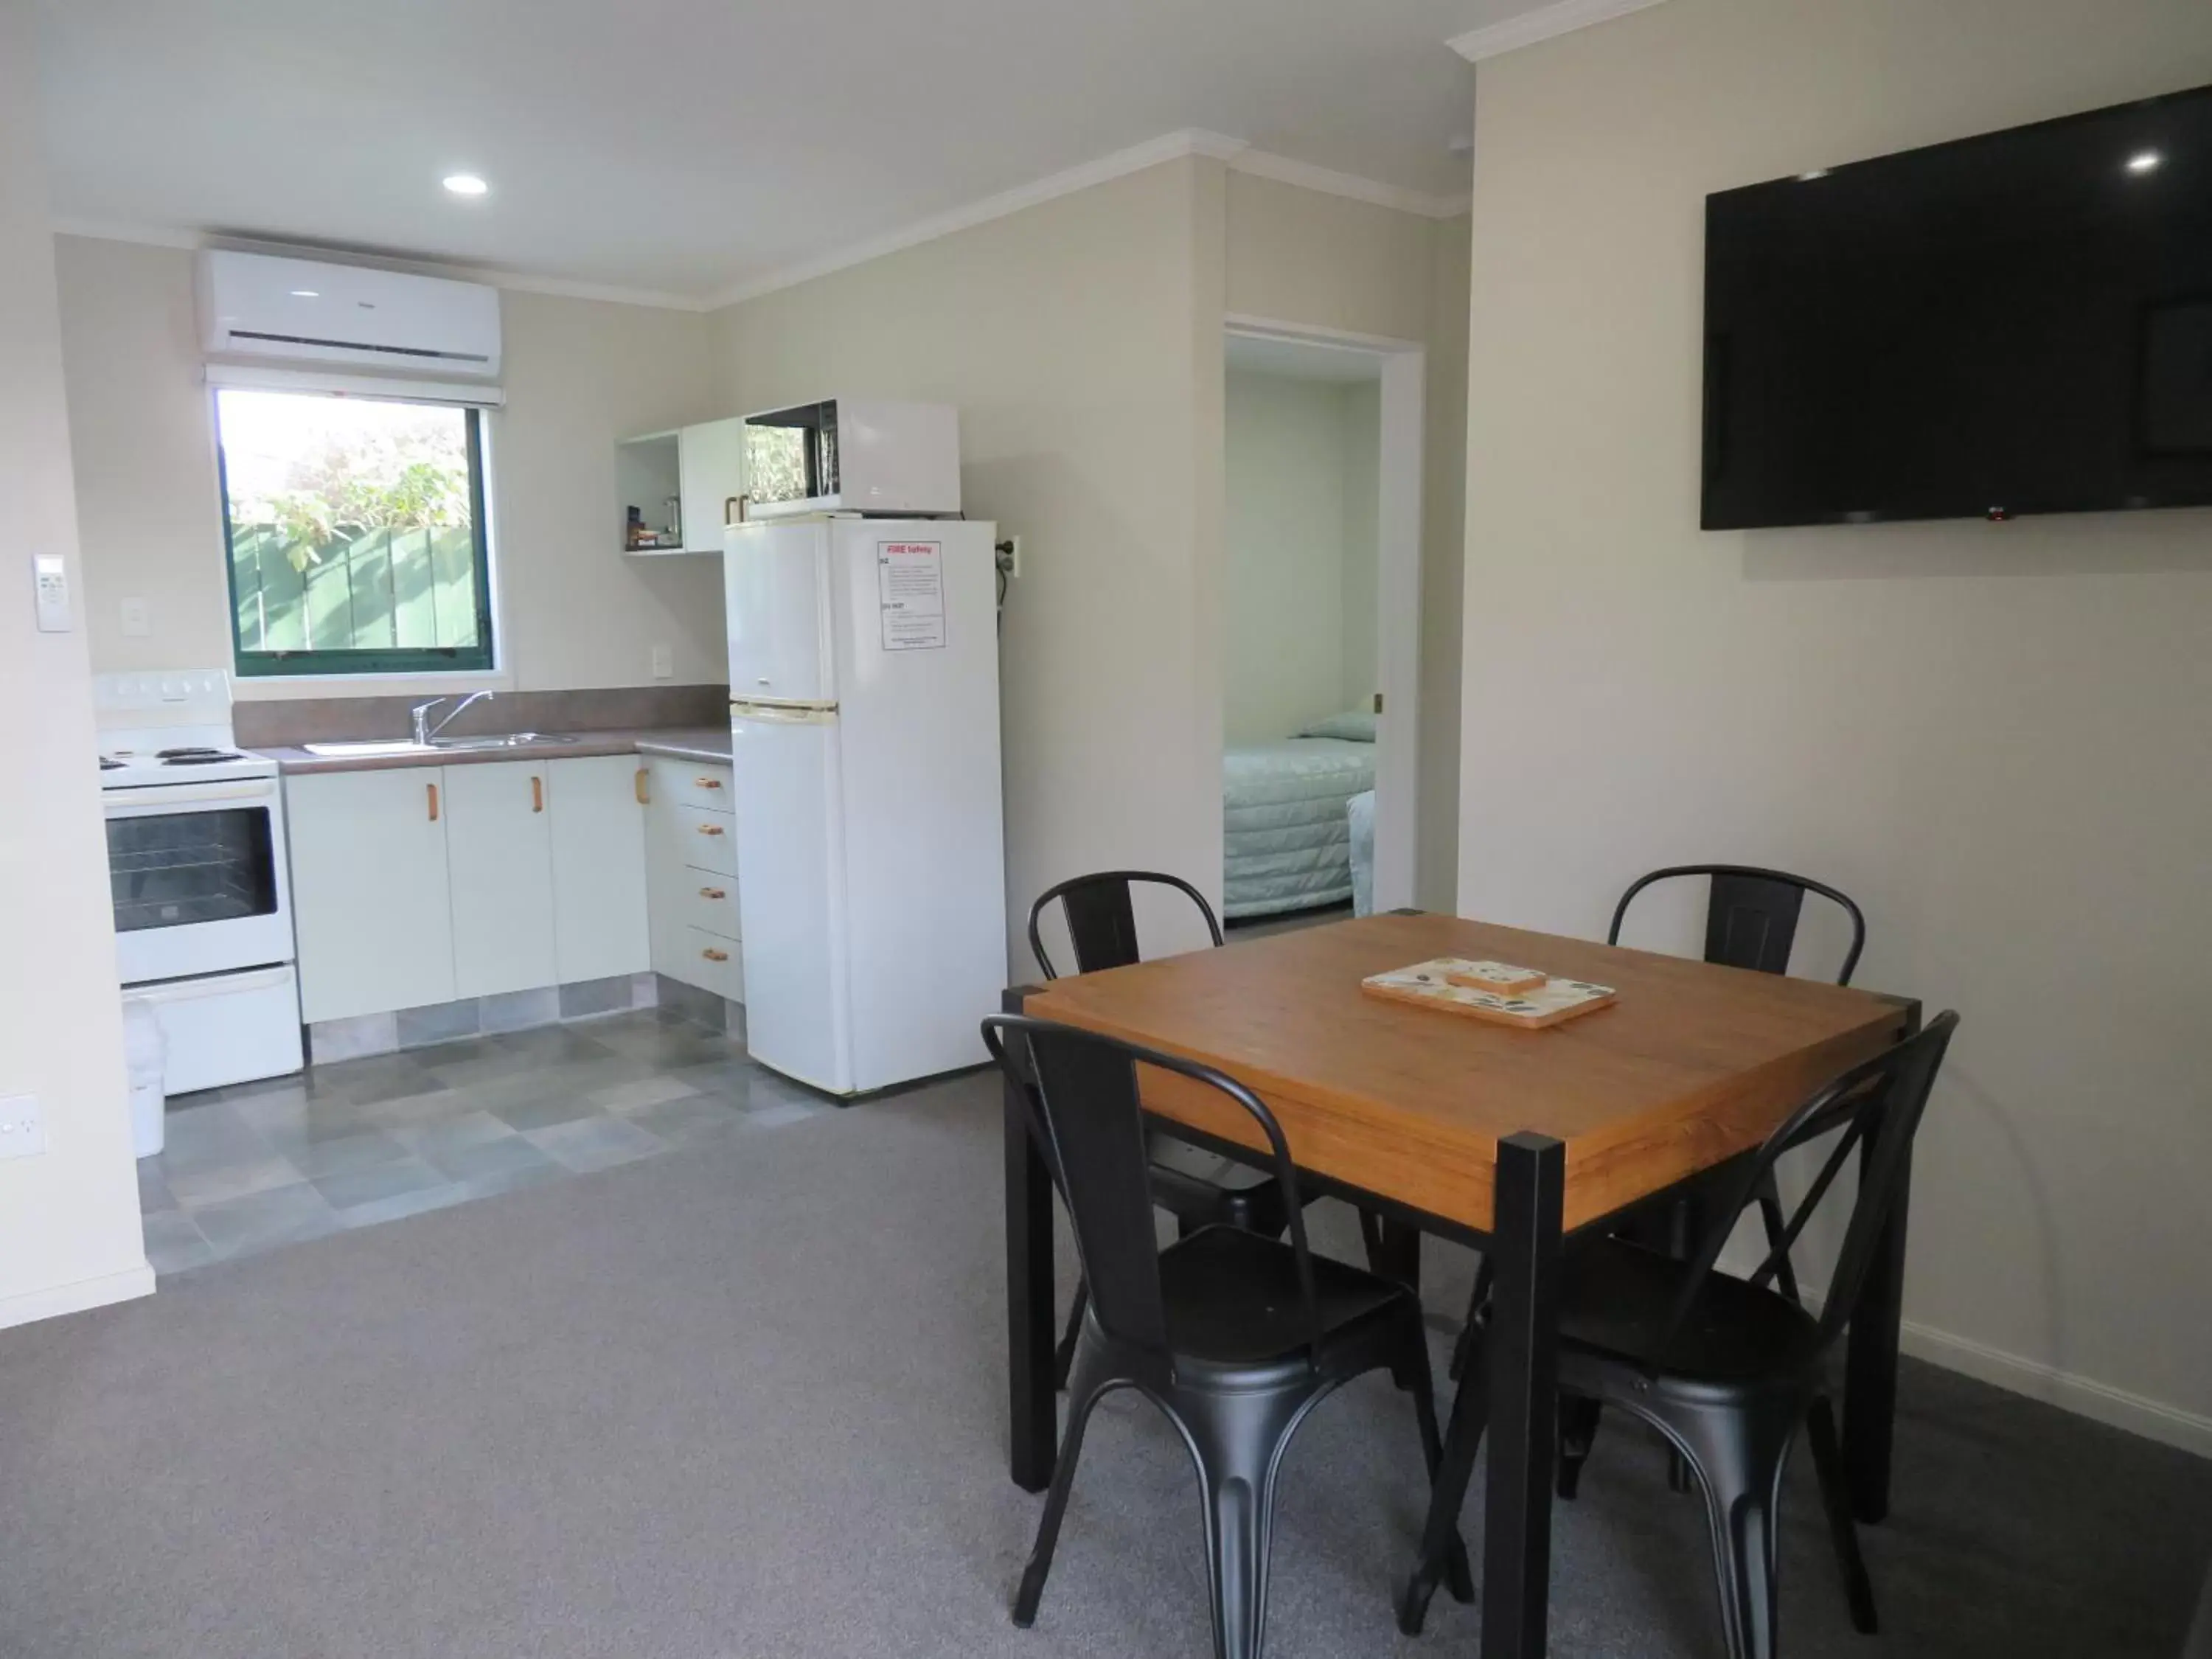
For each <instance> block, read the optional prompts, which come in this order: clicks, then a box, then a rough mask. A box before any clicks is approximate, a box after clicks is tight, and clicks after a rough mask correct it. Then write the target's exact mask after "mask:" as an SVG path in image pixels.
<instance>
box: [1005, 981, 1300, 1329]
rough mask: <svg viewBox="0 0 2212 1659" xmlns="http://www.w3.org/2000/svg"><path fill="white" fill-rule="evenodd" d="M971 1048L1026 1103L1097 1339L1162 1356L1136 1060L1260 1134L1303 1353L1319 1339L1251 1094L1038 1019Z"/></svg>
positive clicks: (1266, 1116) (1279, 1152)
mask: <svg viewBox="0 0 2212 1659" xmlns="http://www.w3.org/2000/svg"><path fill="white" fill-rule="evenodd" d="M983 1041H984V1042H985V1044H986V1045H987V1046H988V1047H989V1048H990V1050H991V1054H992V1056H993V1058H994V1059H995V1060H998V1062H999V1064H1000V1066H1002V1067H1003V1068H1004V1069H1005V1071H1006V1075H1007V1076H1008V1078H1009V1079H1012V1082H1013V1083H1014V1085H1016V1087H1017V1088H1018V1091H1020V1094H1021V1097H1022V1098H1023V1099H1024V1101H1025V1102H1027V1103H1028V1105H1029V1109H1030V1127H1031V1128H1032V1130H1034V1131H1035V1132H1036V1135H1037V1136H1038V1139H1039V1140H1040V1141H1041V1142H1042V1146H1043V1148H1044V1152H1045V1158H1046V1162H1047V1164H1048V1166H1049V1167H1050V1169H1051V1170H1052V1174H1053V1179H1054V1182H1056V1183H1057V1184H1058V1185H1059V1188H1060V1196H1061V1197H1062V1198H1063V1199H1064V1200H1066V1204H1067V1212H1068V1218H1069V1219H1070V1220H1071V1221H1072V1222H1073V1224H1074V1228H1075V1248H1076V1253H1077V1255H1079V1257H1080V1259H1081V1261H1082V1264H1083V1273H1084V1278H1085V1281H1086V1282H1087V1283H1088V1284H1089V1285H1090V1287H1091V1306H1092V1308H1093V1310H1095V1311H1096V1313H1097V1317H1098V1322H1099V1324H1100V1325H1101V1326H1102V1327H1103V1328H1104V1329H1105V1331H1106V1333H1107V1334H1109V1336H1113V1337H1115V1338H1117V1339H1119V1340H1121V1341H1124V1342H1129V1343H1133V1344H1134V1345H1135V1346H1138V1347H1139V1348H1141V1349H1144V1350H1145V1351H1146V1352H1150V1353H1153V1354H1157V1355H1159V1356H1161V1357H1163V1358H1168V1359H1170V1360H1172V1358H1173V1356H1172V1355H1171V1354H1170V1352H1169V1348H1168V1343H1167V1315H1166V1309H1165V1306H1164V1303H1163V1301H1162V1297H1161V1291H1160V1264H1159V1246H1158V1243H1157V1242H1156V1241H1155V1238H1154V1236H1153V1232H1152V1225H1153V1224H1152V1181H1151V1176H1150V1173H1149V1171H1150V1167H1151V1162H1152V1160H1151V1158H1150V1155H1149V1154H1148V1153H1147V1152H1146V1147H1145V1126H1144V1109H1143V1106H1142V1104H1141V1103H1140V1100H1139V1093H1138V1085H1137V1066H1139V1063H1141V1064H1144V1065H1146V1066H1158V1067H1159V1068H1160V1069H1162V1070H1163V1071H1169V1072H1175V1073H1180V1074H1182V1076H1184V1077H1187V1078H1191V1079H1195V1080H1196V1081H1198V1082H1200V1083H1203V1084H1206V1085H1208V1086H1209V1087H1212V1088H1214V1089H1218V1090H1219V1091H1221V1092H1222V1093H1223V1094H1225V1095H1226V1096H1228V1097H1230V1098H1231V1100H1233V1101H1235V1102H1236V1103H1237V1104H1238V1105H1240V1106H1242V1107H1243V1109H1245V1110H1246V1111H1247V1112H1249V1114H1251V1115H1252V1117H1253V1119H1254V1120H1255V1121H1256V1122H1257V1123H1258V1124H1259V1126H1260V1128H1261V1132H1262V1133H1264V1134H1265V1135H1266V1136H1267V1145H1268V1146H1269V1148H1270V1149H1271V1150H1272V1151H1273V1153H1274V1163H1275V1178H1276V1180H1277V1181H1279V1182H1281V1183H1282V1189H1283V1198H1284V1201H1285V1205H1286V1206H1288V1208H1289V1211H1290V1229H1291V1249H1293V1250H1295V1251H1296V1252H1297V1271H1298V1285H1299V1288H1300V1290H1301V1291H1302V1292H1303V1294H1304V1299H1305V1318H1306V1325H1307V1329H1308V1331H1309V1334H1310V1345H1317V1344H1318V1343H1319V1341H1320V1336H1321V1325H1320V1316H1319V1313H1318V1310H1317V1304H1316V1302H1315V1299H1314V1282H1313V1258H1312V1255H1311V1254H1310V1251H1309V1250H1308V1249H1307V1245H1306V1231H1305V1218H1304V1213H1303V1212H1302V1210H1301V1208H1300V1205H1299V1201H1298V1188H1297V1170H1296V1169H1295V1168H1294V1167H1293V1166H1292V1164H1291V1153H1290V1147H1289V1146H1288V1145H1287V1144H1286V1143H1285V1140H1284V1139H1283V1131H1282V1128H1281V1126H1279V1124H1278V1123H1277V1122H1276V1121H1275V1115H1274V1114H1273V1112H1271V1111H1269V1110H1268V1109H1267V1106H1266V1104H1265V1103H1263V1102H1262V1101H1261V1099H1260V1098H1259V1097H1258V1096H1256V1095H1255V1094H1254V1093H1253V1092H1252V1091H1250V1090H1249V1089H1247V1088H1245V1087H1244V1085H1243V1084H1241V1083H1238V1082H1237V1081H1236V1080H1235V1079H1232V1078H1227V1077H1224V1076H1223V1075H1222V1074H1221V1073H1218V1072H1216V1071H1213V1070H1212V1069H1211V1068H1209V1067H1207V1066H1200V1065H1198V1064H1196V1063H1195V1062H1194V1061H1191V1060H1182V1059H1179V1058H1177V1057H1176V1056H1175V1055H1173V1054H1159V1053H1156V1052H1154V1051H1153V1050H1152V1049H1149V1048H1139V1047H1137V1046H1136V1045H1135V1044H1134V1043H1128V1042H1120V1041H1118V1040H1117V1039H1115V1038H1113V1037H1109V1036H1100V1035H1098V1034H1097V1032H1095V1031H1085V1030H1078V1029H1077V1028H1076V1027H1074V1026H1072V1025H1060V1024H1054V1023H1053V1022H1052V1021H1050V1020H1041V1019H1027V1018H1018V1017H1016V1016H1013V1015H1000V1016H996V1017H994V1018H990V1019H987V1020H985V1021H984V1022H983Z"/></svg>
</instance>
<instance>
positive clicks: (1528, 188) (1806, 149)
mask: <svg viewBox="0 0 2212 1659" xmlns="http://www.w3.org/2000/svg"><path fill="white" fill-rule="evenodd" d="M2208 80H2212V7H2207V6H2203V5H2183V4H2176V3H2170V0H1947V3H1945V4H1943V5H1942V6H1940V7H1937V6H1930V5H1928V4H1926V3H1924V0H1852V3H1849V4H1839V3H1836V0H1670V3H1668V4H1666V5H1662V6H1658V7H1656V8H1654V9H1649V10H1645V11H1641V12H1638V13H1637V14H1635V15H1632V16H1630V17H1627V18H1625V19H1622V20H1620V21H1616V22H1613V23H1608V24H1605V25H1603V26H1601V27H1595V28H1591V29H1588V30H1585V31H1583V32H1582V33H1577V34H1573V35H1570V36H1567V37H1565V38H1563V39H1560V40H1554V41H1551V42H1548V43H1547V44H1545V45H1543V46H1536V47H1533V48H1530V49H1528V50H1525V51H1522V52H1516V53H1513V54H1511V55H1510V56H1507V57H1504V58H1498V59H1497V60H1494V61H1492V62H1490V63H1486V64H1484V65H1483V66H1482V68H1481V70H1480V78H1479V86H1478V94H1479V95H1478V98H1477V100H1476V109H1477V113H1476V134H1475V146H1474V154H1475V157H1476V168H1475V190H1474V275H1473V305H1472V311H1471V345H1470V352H1469V355H1470V357H1471V359H1472V361H1473V363H1474V372H1473V373H1472V374H1471V375H1470V378H1469V406H1468V426H1469V431H1468V494H1469V498H1470V499H1469V501H1468V567H1467V592H1466V604H1465V618H1466V641H1467V663H1466V678H1467V684H1466V694H1467V708H1468V720H1467V740H1466V743H1465V745H1464V750H1463V770H1462V777H1463V785H1464V787H1463V792H1462V839H1461V844H1460V856H1461V867H1460V884H1461V885H1460V902H1461V906H1462V909H1463V910H1465V911H1466V912H1467V913H1468V914H1469V915H1481V916H1484V917H1486V918H1488V919H1490V920H1493V921H1504V922H1515V923H1521V924H1525V925H1530V926H1534V927H1545V928H1552V929H1558V930H1563V931H1566V932H1571V933H1583V934H1595V933H1601V930H1602V929H1603V927H1604V925H1605V921H1606V918H1607V913H1608V910H1609V908H1610V907H1611V905H1612V902H1613V898H1614V897H1615V896H1616V895H1617V894H1618V893H1619V892H1620V889H1621V887H1622V886H1623V885H1624V884H1626V882H1627V881H1628V880H1629V879H1630V878H1632V877H1633V876H1634V875H1636V874H1637V873H1638V872H1640V871H1642V870H1644V869H1646V868H1649V867H1651V866H1657V865H1662V864H1668V863H1672V862H1676V861H1680V860H1698V859H1717V860H1744V861H1747V862H1753V863H1759V864H1769V865H1778V866H1784V867H1789V868H1793V869H1798V870H1802V871H1804V872H1807V873H1808V874H1813V875H1817V876H1820V877H1823V878H1826V879H1827V880H1829V881H1832V882H1833V883H1835V884H1838V885H1839V886H1841V887H1843V888H1844V889H1845V890H1847V891H1850V892H1851V893H1852V894H1854V895H1855V896H1857V898H1858V899H1859V901H1860V902H1861V903H1862V904H1863V905H1864V906H1865V908H1866V910H1867V913H1868V918H1869V925H1870V927H1871V936H1870V940H1869V947H1868V951H1867V956H1866V960H1865V962H1864V963H1863V966H1862V968H1861V969H1860V973H1859V975H1858V979H1859V982H1861V983H1863V984H1866V985H1869V986H1873V987H1880V988H1883V989H1889V990H1895V991H1899V992H1905V993H1909V994H1915V995H1917V996H1921V997H1923V998H1925V999H1927V1000H1928V1001H1929V1004H1930V1005H1931V1006H1934V1007H1945V1006H1957V1007H1959V1008H1960V1009H1961V1010H1962V1011H1963V1012H1964V1014H1965V1024H1964V1026H1963V1028H1962V1030H1961V1033H1960V1038H1959V1040H1958V1042H1957V1043H1956V1045H1955V1046H1954V1048H1953V1050H1952V1060H1951V1063H1950V1066H1949V1069H1948V1074H1947V1080H1946V1082H1945V1085H1944V1086H1943V1088H1942V1091H1941V1093H1940V1095H1939V1097H1937V1099H1936V1103H1935V1105H1934V1107H1933V1108H1932V1109H1931V1111H1930V1113H1929V1118H1928V1121H1927V1124H1926V1127H1925V1129H1924V1131H1923V1136H1922V1141H1921V1148H1920V1152H1919V1164H1918V1170H1917V1176H1916V1181H1915V1186H1914V1189H1913V1206H1912V1228H1913V1235H1912V1247H1911V1267H1910V1282H1909V1288H1908V1298H1909V1300H1908V1313H1909V1316H1910V1318H1911V1320H1912V1321H1913V1322H1914V1327H1913V1330H1912V1334H1911V1340H1912V1341H1913V1342H1914V1343H1915V1344H1916V1346H1917V1347H1918V1348H1919V1349H1920V1350H1921V1351H1922V1352H1926V1353H1928V1354H1929V1355H1930V1356H1931V1357H1933V1358H1938V1359H1942V1360H1943V1361H1945V1362H1947V1363H1949V1364H1956V1365H1960V1366H1961V1367H1963V1368H1966V1369H1968V1370H1978V1371H1979V1372H1981V1373H1983V1374H1984V1375H1987V1376H1992V1377H1993V1378H1995V1379H1996V1380H1997V1381H2000V1382H2003V1383H2008V1384H2010V1385H2011V1386H2015V1387H2019V1388H2024V1389H2031V1390H2034V1391H2038V1392H2044V1393H2047V1394H2050V1395H2054V1396H2055V1397H2057V1398H2058V1399H2060V1400H2061V1401H2063V1403H2066V1404H2068V1405H2070V1406H2073V1407H2076V1408H2077V1409H2082V1410H2086V1411H2090V1412H2093V1413H2099V1414H2102V1415H2106V1416H2108V1417H2112V1418H2115V1419H2118V1420H2122V1421H2124V1422H2126V1423H2128V1424H2129V1425H2130V1426H2133V1427H2136V1428H2138V1429H2141V1430H2144V1431H2149V1432H2155V1433H2160V1434H2162V1435H2165V1436H2166V1437H2169V1438H2172V1439H2175V1440H2178V1441H2180V1442H2183V1443H2190V1444H2193V1445H2195V1446H2197V1448H2198V1449H2202V1450H2204V1451H2207V1452H2212V1316H2208V1314H2212V1221H2208V1219H2207V1216H2208V1210H2207V1207H2206V1206H2205V1204H2204V1202H2203V1195H2202V1188H2203V1179H2204V1174H2205V1171H2206V1170H2208V1169H2212V1084H2208V1080H2207V1079H2208V1078H2212V1072H2208V1069H2207V1067H2206V1066H2205V1064H2204V1058H2203V1053H2204V1045H2203V999H2204V994H2205V991H2206V989H2207V986H2208V979H2207V975H2206V973H2205V970H2204V967H2203V951H2204V945H2205V941H2206V940H2207V939H2212V880H2208V878H2207V875H2206V870H2205V846H2206V837H2207V826H2208V824H2212V718H2208V710H2212V649H2208V648H2207V647H2208V642H2209V641H2212V513H2142V514H2139V515H2130V516H2079V517H2063V518H2051V519H2045V520H2028V521H2023V522H2021V523H2017V524H2014V525H2010V526H2002V527H1992V526H1984V525H1980V524H1941V525H1899V526H1875V527H1867V528H1857V529H1834V530H1815V531H1786V532H1756V533H1749V534H1705V533H1701V532H1699V529H1698V527H1697V526H1698V478H1699V459H1698V453H1699V356H1700V353H1699V314H1700V313H1699V307H1700V283H1701V258H1702V254H1701V226H1702V213H1703V205H1704V197H1705V194H1706V193H1707V192H1708V191H1716V190H1721V189H1725V188H1728V187H1730V186H1733V185H1743V184H1748V183H1751V182H1753V181H1755V180H1759V179H1768V178H1771V177H1774V176H1777V175H1779V174H1784V173H1793V172H1796V171H1799V170H1801V169H1805V168H1810V167H1817V166H1821V165H1826V164H1829V163H1833V162H1837V161H1848V160H1851V159H1854V158H1857V157H1863V156H1869V155H1878V154H1881V153H1883V152H1887V151H1891V150H1895V149H1902V148H1906V147H1910V146H1912V145H1917V144H1924V143H1931V142H1934V141H1937V140H1941V139H1947V138H1953V137H1960V136H1963V135H1966V134H1969V133H1973V132H1978V131H1987V130H1990V129H1994V128H1998V127H2002V126H2006V125H2013V124H2015V123H2020V122H2025V121H2030V120H2034V119H2038V118H2043V117H2047V116H2056V115H2062V114H2065V113H2067V112H2072V111H2078V110H2084V109H2089V108H2093V107H2096V106H2100V105H2106V104H2110V103H2113V102H2118V101H2120V100H2127V99H2132V98H2138V97H2142V96H2144V95H2146V94H2154V93H2159V92H2164V91H2169V90H2172V89H2175V88H2183V87H2187V86H2191V85H2195V84H2198V83H2202V82H2206V81H2208ZM1529 684H1541V685H1544V686H1547V687H1548V688H1551V690H1552V705H1551V706H1552V707H1553V709H1554V710H1555V711H1556V713H1555V714H1554V715H1553V718H1552V720H1549V721H1548V722H1547V723H1545V724H1543V725H1541V726H1517V725H1515V724H1513V723H1510V722H1491V723H1485V724H1480V725H1479V724H1478V723H1477V720H1476V719H1475V715H1474V711H1475V710H1476V709H1478V708H1482V707H1484V706H1485V704H1486V701H1487V700H1489V699H1492V698H1502V697H1504V696H1505V695H1506V694H1507V693H1508V691H1509V690H1510V688H1512V687H1515V686H1516V685H1518V686H1526V685H1529ZM1662 942H1665V943H1668V944H1672V945H1687V944H1689V943H1690V942H1691V941H1690V939H1689V937H1688V935H1687V934H1686V933H1678V934H1676V935H1674V936H1673V937H1671V938H1668V939H1665V940H1664V941H1662Z"/></svg>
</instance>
